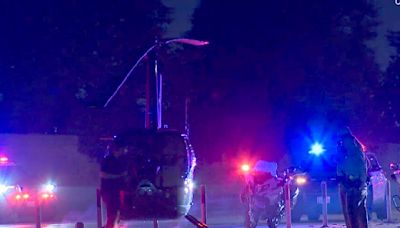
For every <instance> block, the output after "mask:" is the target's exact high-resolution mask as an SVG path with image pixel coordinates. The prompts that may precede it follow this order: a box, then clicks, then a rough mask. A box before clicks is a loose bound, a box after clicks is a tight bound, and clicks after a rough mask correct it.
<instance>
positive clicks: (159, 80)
mask: <svg viewBox="0 0 400 228" xmlns="http://www.w3.org/2000/svg"><path fill="white" fill-rule="evenodd" d="M171 43H181V44H188V45H192V46H205V45H208V44H209V42H208V41H202V40H194V39H187V38H175V39H170V40H167V41H162V42H160V41H157V40H156V42H155V43H154V44H153V45H152V46H151V47H150V48H149V49H147V51H146V52H145V53H144V54H143V55H142V56H141V57H140V58H139V59H138V60H137V61H136V63H135V65H133V67H132V68H131V69H130V70H129V72H128V73H127V74H126V76H125V78H124V79H123V80H122V82H121V83H120V84H119V86H118V87H117V89H116V90H115V91H114V93H113V94H112V95H111V97H110V98H108V100H107V102H106V103H105V104H104V107H107V106H108V104H109V103H110V102H111V100H112V99H113V98H114V96H115V95H116V94H117V93H118V91H119V90H120V89H121V87H122V86H123V85H124V84H125V82H126V80H127V79H128V78H129V76H130V75H131V74H132V72H133V70H134V69H135V68H136V67H137V66H138V65H139V63H140V62H141V61H142V60H143V59H144V58H145V57H146V56H147V55H148V54H149V53H150V52H151V51H152V50H154V49H155V48H159V47H162V46H164V45H168V44H171ZM154 73H155V76H156V96H157V129H160V128H162V75H161V73H160V72H159V67H158V61H157V58H156V59H155V61H154ZM147 83H149V80H148V79H146V84H147ZM148 89H149V86H146V90H148ZM149 94H150V93H149V92H148V91H146V111H145V113H146V118H145V119H146V121H145V122H146V123H145V125H146V128H150V118H149V114H150V110H149V109H150V105H148V104H149V102H150V97H149Z"/></svg>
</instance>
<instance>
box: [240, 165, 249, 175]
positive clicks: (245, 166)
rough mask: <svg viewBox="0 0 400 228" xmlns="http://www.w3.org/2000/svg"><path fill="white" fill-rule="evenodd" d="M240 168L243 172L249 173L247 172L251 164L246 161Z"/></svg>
mask: <svg viewBox="0 0 400 228" xmlns="http://www.w3.org/2000/svg"><path fill="white" fill-rule="evenodd" d="M240 169H241V170H242V171H243V172H245V173H247V172H249V171H250V165H249V164H247V163H244V164H242V166H241V167H240Z"/></svg>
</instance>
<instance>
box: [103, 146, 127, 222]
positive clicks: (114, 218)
mask: <svg viewBox="0 0 400 228" xmlns="http://www.w3.org/2000/svg"><path fill="white" fill-rule="evenodd" d="M125 152H126V147H124V146H123V145H122V144H121V143H118V142H116V141H114V142H113V144H112V145H111V146H110V148H109V153H108V154H107V155H106V156H105V157H104V159H103V161H102V163H101V170H100V178H101V182H100V190H101V197H102V199H103V202H104V204H105V206H106V211H107V222H106V225H105V228H114V227H115V226H116V225H117V224H118V222H119V216H120V215H119V214H120V205H121V203H120V201H121V197H120V192H121V190H122V188H123V186H124V179H125V176H126V175H127V171H126V166H125V164H124V162H123V159H121V157H122V155H123V154H124V153H125Z"/></svg>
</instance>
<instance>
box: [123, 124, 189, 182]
mask: <svg viewBox="0 0 400 228" xmlns="http://www.w3.org/2000/svg"><path fill="white" fill-rule="evenodd" d="M123 142H124V144H125V145H126V147H127V154H126V160H125V161H126V163H127V167H128V170H129V172H130V173H129V175H130V176H131V177H132V179H134V180H136V182H140V181H141V180H148V181H150V182H152V183H154V184H155V185H156V186H157V187H172V186H176V185H178V184H180V182H183V181H184V177H185V175H186V173H187V171H188V168H189V167H188V152H187V148H186V144H185V141H184V139H183V137H182V136H181V135H180V134H178V133H175V132H158V133H148V134H143V133H142V134H129V135H125V136H124V139H123Z"/></svg>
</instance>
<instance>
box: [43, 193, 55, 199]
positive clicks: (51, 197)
mask: <svg viewBox="0 0 400 228" xmlns="http://www.w3.org/2000/svg"><path fill="white" fill-rule="evenodd" d="M41 197H42V199H43V200H49V199H53V198H54V194H51V193H42V194H41Z"/></svg>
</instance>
